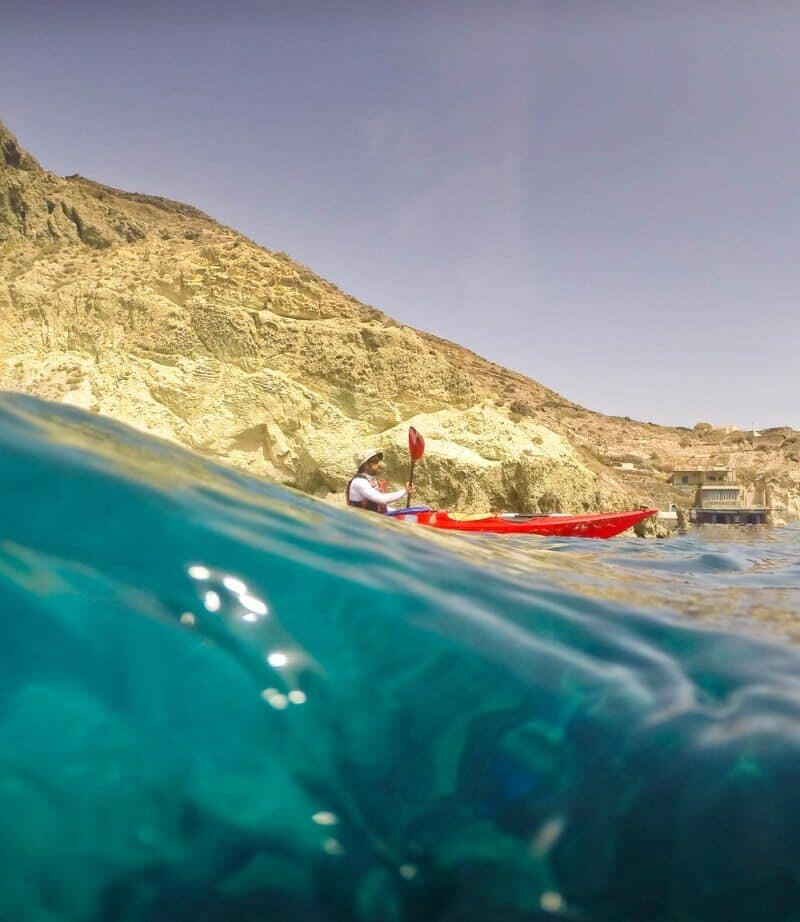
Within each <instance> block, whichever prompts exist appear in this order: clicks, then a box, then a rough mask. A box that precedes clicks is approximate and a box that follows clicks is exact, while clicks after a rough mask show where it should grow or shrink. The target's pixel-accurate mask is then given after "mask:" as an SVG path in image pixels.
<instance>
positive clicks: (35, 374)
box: [0, 124, 800, 512]
mask: <svg viewBox="0 0 800 922" xmlns="http://www.w3.org/2000/svg"><path fill="white" fill-rule="evenodd" d="M0 387H2V388H5V389H10V390H20V391H25V392H28V393H32V394H36V395H39V396H43V397H47V398H51V399H54V400H60V401H65V402H68V403H73V404H76V405H79V406H82V407H85V408H87V409H89V410H92V411H95V412H99V413H103V414H107V415H109V416H113V417H115V418H117V419H120V420H123V421H125V422H127V423H130V424H131V425H133V426H137V427H139V428H141V429H144V430H146V431H148V432H150V433H153V434H155V435H158V436H162V437H164V438H167V439H172V440H175V441H178V442H180V443H182V444H184V445H187V446H189V447H191V448H193V449H195V450H197V451H199V452H203V453H205V454H208V455H213V456H215V457H217V458H218V459H221V460H225V461H227V462H229V463H231V464H233V465H236V466H238V467H240V468H244V469H246V470H248V471H249V472H251V473H253V474H257V475H260V476H264V477H268V478H271V479H274V480H277V481H280V482H283V483H286V484H289V485H293V486H295V487H297V488H299V489H301V490H305V491H308V492H311V493H314V494H316V495H318V496H320V497H324V498H326V499H328V500H329V501H342V491H343V489H344V485H345V483H346V480H347V478H348V476H349V474H350V472H351V469H352V454H353V451H354V450H355V449H356V448H358V447H360V446H365V445H373V444H376V445H379V446H380V447H382V448H384V449H385V452H386V459H387V469H388V475H389V477H390V478H392V479H393V480H396V481H403V480H405V479H406V474H407V461H408V457H407V448H406V434H407V429H408V426H409V424H411V425H414V426H416V427H417V428H418V429H419V430H420V431H421V432H422V433H423V434H424V435H425V438H426V443H427V450H426V454H425V459H424V461H423V462H422V463H421V464H420V465H419V466H418V467H417V472H416V475H415V481H416V483H417V485H418V492H417V494H416V496H415V499H418V500H419V501H425V502H429V503H431V504H435V505H438V506H442V507H450V508H458V509H462V510H465V511H471V510H472V511H476V510H485V509H488V508H491V509H508V510H520V511H522V510H524V511H533V510H542V511H552V510H563V511H579V510H585V509H610V508H615V507H620V506H622V505H626V506H627V505H631V504H637V503H648V504H650V503H655V504H661V505H665V504H666V503H668V502H670V501H674V500H675V499H676V498H677V499H680V496H678V495H676V494H675V493H674V492H673V491H672V490H671V489H670V488H669V487H668V485H667V482H666V481H667V473H668V471H669V470H670V469H671V467H673V466H681V465H688V464H692V463H725V464H730V463H733V464H734V465H736V464H740V467H739V469H740V470H742V471H743V470H745V467H746V468H747V475H748V477H750V479H751V481H752V482H753V483H756V482H761V483H768V484H769V487H770V488H771V489H772V490H773V493H774V496H775V498H776V501H777V502H779V503H782V504H783V505H785V506H786V507H787V509H788V510H789V511H790V512H797V511H798V509H800V478H799V477H798V476H797V475H796V473H795V472H796V471H797V469H798V465H797V463H796V462H797V459H798V453H800V439H799V436H798V433H795V432H793V431H792V430H781V435H780V437H778V438H773V439H772V440H771V442H770V448H769V450H766V449H765V450H763V451H760V452H757V451H756V449H757V448H763V447H764V445H765V444H766V443H762V444H760V445H757V446H756V445H754V444H753V443H752V441H749V442H748V440H747V439H746V438H739V437H738V436H736V435H735V434H733V435H732V436H731V438H729V439H727V440H726V439H720V438H718V433H715V432H714V431H713V430H712V431H711V433H710V434H709V432H708V431H706V430H702V431H701V430H700V429H698V430H692V431H690V430H676V429H668V428H665V427H660V426H654V425H652V424H646V423H637V422H635V421H632V420H621V419H618V418H610V417H605V416H602V415H600V414H595V413H591V412H589V411H587V410H584V409H582V408H581V407H579V406H577V405H575V404H573V403H570V402H569V401H568V400H565V399H564V398H562V397H560V396H559V395H558V394H556V393H554V392H553V391H550V390H548V389H547V388H546V387H543V386H542V385H540V384H537V383H536V382H535V381H532V380H530V379H528V378H525V377H524V376H522V375H519V374H516V373H514V372H510V371H508V370H506V369H503V368H501V367H499V366H497V365H493V364H492V363H490V362H487V361H485V360H484V359H481V358H480V357H479V356H477V355H475V354H473V353H471V352H468V351H467V350H465V349H462V348H460V347H459V346H457V345H455V344H454V343H451V342H447V341H444V340H442V339H439V338H437V337H434V336H430V335H428V334H426V333H424V332H421V331H419V330H415V329H412V328H410V327H407V326H403V325H401V324H399V323H397V322H395V321H394V320H392V319H391V318H389V317H387V316H385V315H384V314H382V313H380V312H379V311H377V310H375V309H373V308H371V307H368V306H366V305H363V304H360V303H359V302H358V301H357V300H356V299H355V298H353V297H351V296H349V295H347V294H345V293H343V292H342V291H340V290H339V289H338V288H337V287H336V286H335V285H333V284H331V283H330V282H327V281H325V280H324V279H322V278H320V277H319V276H317V275H315V274H314V273H313V272H312V271H310V270H309V269H307V268H306V267H304V266H302V265H300V264H299V263H296V262H294V261H293V260H292V259H290V258H289V257H288V256H287V255H286V254H283V253H274V252H270V251H269V250H266V249H264V248H263V247H260V246H257V245H256V244H255V243H253V242H252V241H250V240H248V239H246V238H245V237H243V236H242V235H241V234H238V233H237V232H236V231H234V230H232V229H230V228H227V227H223V226H222V225H220V224H218V223H216V222H215V221H213V220H212V219H211V218H209V217H208V216H206V215H204V214H203V213H201V212H200V211H198V210H197V209H195V208H192V207H190V206H188V205H183V204H180V203H178V202H173V201H169V200H167V199H162V198H157V197H154V196H148V195H140V194H135V193H129V192H123V191H120V190H117V189H111V188H109V187H106V186H102V185H99V184H98V183H95V182H92V181H91V180H89V179H85V178H83V177H81V176H70V177H67V178H61V177H58V176H55V175H54V174H52V173H50V172H48V171H47V170H45V169H43V168H42V167H41V166H40V165H39V163H38V162H37V161H36V160H35V159H34V158H33V157H32V156H31V155H30V154H28V153H27V152H26V151H25V150H24V149H23V148H21V147H20V145H19V143H18V142H17V140H16V138H15V137H14V136H13V135H12V134H11V133H10V132H9V131H8V130H7V129H6V128H5V127H4V126H2V125H1V124H0ZM739 436H741V434H739ZM726 437H727V434H726ZM742 459H743V461H744V463H741V462H742ZM621 465H622V466H621Z"/></svg>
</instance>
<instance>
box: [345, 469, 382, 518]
mask: <svg viewBox="0 0 800 922" xmlns="http://www.w3.org/2000/svg"><path fill="white" fill-rule="evenodd" d="M359 477H361V478H363V479H364V480H366V481H368V482H369V483H370V484H371V485H372V486H373V487H375V488H376V489H378V488H379V487H380V483H381V482H380V481H379V480H378V479H377V477H370V476H369V474H364V473H361V472H359V473H358V474H356V475H355V476H354V477H351V478H350V481H349V482H348V484H347V489H346V490H345V494H344V495H345V499H346V500H347V505H348V506H360V507H361V508H362V509H369V510H370V512H386V510H387V509H388V508H389V507H388V506H387V505H386V503H373V502H372V500H369V499H362V500H359V501H358V502H357V503H354V502H353V501H352V500H351V499H350V484H351V483H352V482H353V481H354V480H358V478H359Z"/></svg>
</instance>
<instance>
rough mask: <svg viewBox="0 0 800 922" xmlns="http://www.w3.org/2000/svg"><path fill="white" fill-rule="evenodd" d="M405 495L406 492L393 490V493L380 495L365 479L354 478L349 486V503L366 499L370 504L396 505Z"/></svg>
mask: <svg viewBox="0 0 800 922" xmlns="http://www.w3.org/2000/svg"><path fill="white" fill-rule="evenodd" d="M405 495H406V490H405V488H403V489H402V490H395V491H394V492H393V493H381V491H380V490H379V489H378V488H377V487H375V486H373V485H372V483H370V481H369V480H368V479H367V478H366V477H356V478H354V479H353V482H352V483H351V484H350V494H349V498H350V502H351V503H360V502H361V501H362V500H364V499H366V500H368V501H369V502H371V503H385V504H386V505H388V504H389V503H396V502H397V501H398V500H400V499H402V498H403V497H404V496H405Z"/></svg>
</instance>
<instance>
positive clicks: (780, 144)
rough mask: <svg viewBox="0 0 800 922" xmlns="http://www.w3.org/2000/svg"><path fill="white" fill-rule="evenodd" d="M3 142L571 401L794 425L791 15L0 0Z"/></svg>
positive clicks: (687, 418) (674, 3)
mask: <svg viewBox="0 0 800 922" xmlns="http://www.w3.org/2000/svg"><path fill="white" fill-rule="evenodd" d="M0 121H3V122H4V123H5V124H6V127H7V128H8V129H9V130H10V131H12V132H13V133H14V134H16V135H17V138H18V140H19V142H20V144H21V145H22V146H23V147H24V148H25V149H26V150H28V151H29V152H30V153H31V154H33V156H34V157H36V158H37V159H38V160H39V162H40V163H41V164H42V165H43V166H44V167H45V168H47V169H49V170H51V171H53V172H54V173H57V174H59V175H62V176H64V175H69V174H72V173H81V174H82V175H84V176H87V177H90V178H91V179H94V180H97V181H99V182H102V183H106V184H108V185H112V186H115V187H118V188H122V189H126V190H128V191H134V192H142V193H148V194H154V195H163V196H166V197H168V198H172V199H177V200H179V201H183V202H187V203H189V204H192V205H194V206H196V207H198V208H200V209H201V210H203V211H205V212H206V213H207V214H209V215H211V216H212V217H214V218H216V219H217V220H218V221H220V222H222V223H223V224H226V225H229V226H231V227H233V228H235V229H236V230H238V231H241V232H242V233H243V234H245V235H246V236H248V237H249V238H251V239H252V240H254V241H255V242H256V243H258V244H261V245H263V246H265V247H267V248H269V249H270V250H273V251H284V252H286V253H288V254H289V255H290V256H291V257H292V258H293V259H295V260H297V261H298V262H301V263H303V264H304V265H306V266H308V267H309V268H310V269H312V270H313V271H315V272H316V273H318V274H319V275H321V276H323V277H324V278H326V279H328V280H329V281H331V282H333V283H334V284H336V285H337V286H338V287H339V288H341V289H342V290H343V291H345V292H347V293H348V294H351V295H353V296H354V297H356V298H357V299H358V300H359V301H362V302H364V303H366V304H370V305H372V306H373V307H376V308H378V309H379V310H381V311H383V312H385V313H386V314H388V315H389V316H391V317H393V318H394V319H396V320H398V321H400V322H401V323H405V324H409V325H411V326H414V327H417V328H419V329H422V330H425V331H428V332H431V333H435V334H437V335H439V336H443V337H445V338H447V339H450V340H452V341H454V342H457V343H459V344H460V345H462V346H465V347H467V348H469V349H472V350H473V351H475V352H477V353H478V354H479V355H482V356H484V357H485V358H487V359H489V360H491V361H493V362H496V363H498V364H500V365H503V366H505V367H507V368H510V369H513V370H515V371H519V372H522V373H523V374H525V375H528V376H529V377H531V378H534V379H535V380H537V381H539V382H540V383H542V384H544V385H546V386H547V387H550V388H552V389H553V390H556V391H558V392H559V393H560V394H562V395H563V396H564V397H566V398H568V399H569V400H572V401H575V402H576V403H578V404H581V405H583V406H585V407H586V408H588V409H590V410H595V411H598V412H601V413H606V414H610V415H616V416H629V417H631V418H633V419H638V420H642V421H649V422H654V423H659V424H663V425H682V426H693V425H694V424H695V423H697V422H701V421H702V422H708V423H711V424H712V425H715V426H724V425H736V426H739V427H740V428H742V429H749V428H751V427H752V426H755V427H756V428H759V429H764V428H768V427H772V426H782V425H788V426H793V427H794V428H798V429H800V399H798V398H799V397H800V393H798V392H799V391H800V386H798V373H797V371H796V368H795V361H796V360H797V358H798V355H800V320H798V318H797V303H798V295H800V13H798V7H797V2H796V0H785V2H777V0H752V2H739V0H652V2H651V0H583V2H581V0H527V2H516V0H513V2H512V0H485V2H471V0H460V2H455V0H426V2H402V0H395V2H391V3H389V2H384V0H363V2H351V0H336V2H333V0H324V2H323V0H319V2H311V0H295V2H291V0H289V2H286V0H284V2H282V3H274V2H272V0H225V2H222V0H218V2H214V3H212V2H210V0H192V2H188V0H175V2H169V0H159V2H152V0H139V2H125V0H118V2H114V0H103V2H94V0H61V2H47V0H26V2H25V3H24V4H22V3H12V2H11V0H0Z"/></svg>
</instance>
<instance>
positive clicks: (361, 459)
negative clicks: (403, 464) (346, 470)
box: [353, 448, 383, 467]
mask: <svg viewBox="0 0 800 922" xmlns="http://www.w3.org/2000/svg"><path fill="white" fill-rule="evenodd" d="M373 458H377V459H378V461H383V452H382V451H381V450H380V449H379V448H365V449H364V450H363V451H357V452H356V453H355V454H354V455H353V459H354V460H355V462H356V467H361V465H362V464H366V463H367V461H371V460H372V459H373Z"/></svg>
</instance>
